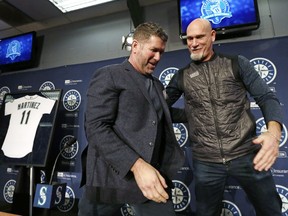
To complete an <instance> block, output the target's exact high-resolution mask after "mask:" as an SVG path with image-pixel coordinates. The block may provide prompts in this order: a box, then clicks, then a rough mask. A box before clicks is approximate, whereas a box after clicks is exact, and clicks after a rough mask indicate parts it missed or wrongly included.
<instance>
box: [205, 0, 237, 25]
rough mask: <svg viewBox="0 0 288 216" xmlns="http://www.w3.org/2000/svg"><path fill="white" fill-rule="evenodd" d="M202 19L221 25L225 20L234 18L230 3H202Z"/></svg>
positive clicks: (210, 1)
mask: <svg viewBox="0 0 288 216" xmlns="http://www.w3.org/2000/svg"><path fill="white" fill-rule="evenodd" d="M201 14H202V16H201V18H204V19H207V20H209V21H211V22H212V23H213V24H219V23H221V21H222V20H223V19H224V18H230V17H232V14H231V12H230V6H229V3H228V2H227V1H226V0H218V1H215V0H206V1H202V7H201Z"/></svg>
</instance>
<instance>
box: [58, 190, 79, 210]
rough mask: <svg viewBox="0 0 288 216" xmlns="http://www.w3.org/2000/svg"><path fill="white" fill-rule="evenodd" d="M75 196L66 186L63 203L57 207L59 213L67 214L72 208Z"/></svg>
mask: <svg viewBox="0 0 288 216" xmlns="http://www.w3.org/2000/svg"><path fill="white" fill-rule="evenodd" d="M74 203H75V194H74V191H73V190H72V189H71V187H69V186H66V192H65V201H64V203H63V204H62V205H59V206H57V208H58V209H59V211H61V212H68V211H70V210H71V209H72V208H73V207H74Z"/></svg>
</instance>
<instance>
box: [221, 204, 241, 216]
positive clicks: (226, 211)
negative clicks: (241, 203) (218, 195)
mask: <svg viewBox="0 0 288 216" xmlns="http://www.w3.org/2000/svg"><path fill="white" fill-rule="evenodd" d="M222 203H223V208H222V213H221V216H225V215H229V216H230V215H231V216H241V215H242V214H241V212H240V210H239V208H238V207H237V206H236V205H235V203H233V202H230V201H228V200H222Z"/></svg>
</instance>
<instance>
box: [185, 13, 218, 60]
mask: <svg viewBox="0 0 288 216" xmlns="http://www.w3.org/2000/svg"><path fill="white" fill-rule="evenodd" d="M186 35H187V46H188V48H189V51H190V53H191V58H192V60H194V61H208V60H209V59H210V58H211V57H212V56H213V53H214V52H213V42H214V41H215V37H216V32H215V30H213V29H212V26H211V24H210V22H209V21H208V20H206V19H202V18H197V19H195V20H193V21H192V22H191V23H190V24H189V25H188V27H187V31H186Z"/></svg>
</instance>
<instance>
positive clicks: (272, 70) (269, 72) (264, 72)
mask: <svg viewBox="0 0 288 216" xmlns="http://www.w3.org/2000/svg"><path fill="white" fill-rule="evenodd" d="M250 62H251V63H252V64H253V65H254V68H255V70H256V71H257V72H258V73H259V75H260V76H261V78H262V79H263V80H264V81H265V82H266V83H267V84H269V83H271V82H272V81H273V80H274V79H275V77H276V73H277V71H276V67H275V65H274V64H273V62H271V61H270V60H268V59H266V58H254V59H251V60H250Z"/></svg>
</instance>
